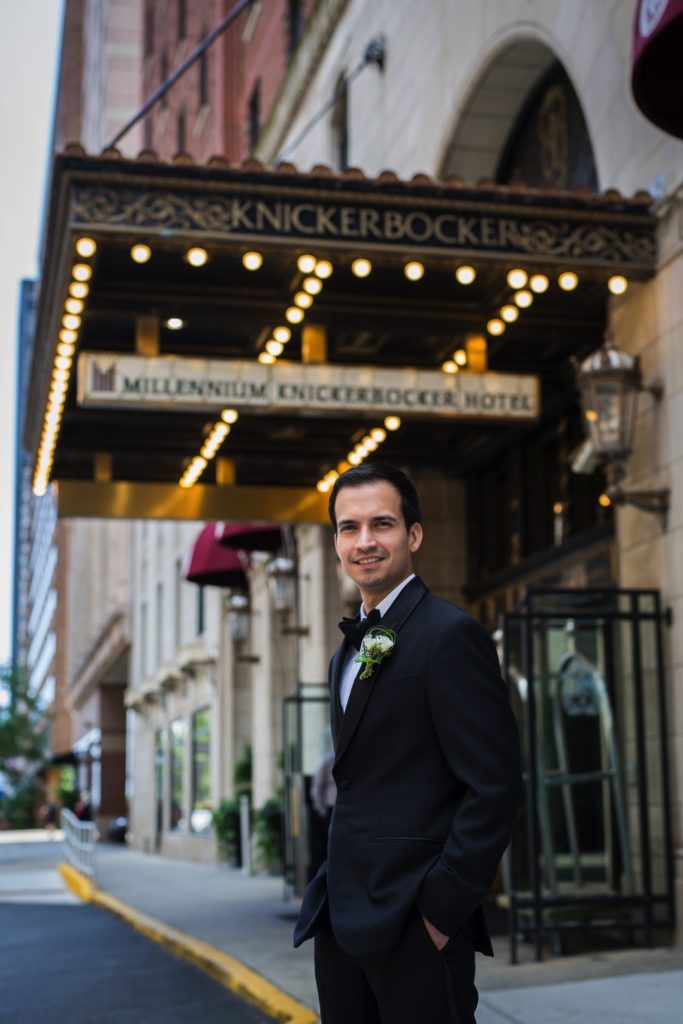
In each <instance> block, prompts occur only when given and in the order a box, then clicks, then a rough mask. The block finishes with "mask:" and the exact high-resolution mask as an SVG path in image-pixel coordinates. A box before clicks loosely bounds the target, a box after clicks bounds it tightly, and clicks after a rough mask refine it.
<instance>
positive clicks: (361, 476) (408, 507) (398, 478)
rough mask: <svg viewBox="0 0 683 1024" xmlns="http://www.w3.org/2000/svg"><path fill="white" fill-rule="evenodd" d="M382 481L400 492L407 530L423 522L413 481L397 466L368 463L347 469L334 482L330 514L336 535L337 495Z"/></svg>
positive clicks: (329, 508) (329, 507) (383, 463)
mask: <svg viewBox="0 0 683 1024" xmlns="http://www.w3.org/2000/svg"><path fill="white" fill-rule="evenodd" d="M380 480H386V481H387V483H389V484H391V485H392V487H395V488H396V490H397V491H398V493H399V496H400V498H401V512H402V513H403V518H404V520H405V524H406V530H409V529H410V527H411V526H412V525H413V523H421V522H422V512H421V511H420V499H419V497H418V493H417V491H416V490H415V484H414V483H413V482H412V480H410V479H409V478H408V477H407V476H406V475H405V473H404V472H403V471H402V470H400V469H396V467H395V466H390V465H388V463H386V462H368V463H366V464H365V465H364V466H354V467H353V468H352V469H347V470H346V472H345V473H342V474H341V476H338V477H337V479H336V480H335V482H334V487H333V488H332V493H331V494H330V503H329V506H328V512H329V516H330V521H331V523H332V526H333V527H334V532H335V533H336V532H337V517H336V514H335V511H334V506H335V504H336V501H337V495H338V494H339V492H340V491H341V489H342V487H362V486H363V484H374V483H377V482H378V481H380Z"/></svg>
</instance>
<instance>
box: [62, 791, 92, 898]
mask: <svg viewBox="0 0 683 1024" xmlns="http://www.w3.org/2000/svg"><path fill="white" fill-rule="evenodd" d="M62 828H63V829H64V850H65V856H66V859H67V861H68V862H69V864H70V865H71V867H72V868H75V869H76V871H80V872H81V874H83V875H86V876H87V878H89V879H90V881H91V882H94V881H95V846H96V845H97V840H98V839H99V832H98V831H97V827H96V825H95V823H94V822H92V821H80V820H79V819H78V818H77V817H76V815H75V814H74V813H73V811H69V810H67V809H66V808H65V809H64V810H62Z"/></svg>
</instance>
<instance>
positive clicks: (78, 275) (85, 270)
mask: <svg viewBox="0 0 683 1024" xmlns="http://www.w3.org/2000/svg"><path fill="white" fill-rule="evenodd" d="M71 275H72V277H73V279H74V280H75V281H89V280H90V278H91V277H92V267H89V266H88V264H87V263H76V264H74V266H73V267H72V268H71Z"/></svg>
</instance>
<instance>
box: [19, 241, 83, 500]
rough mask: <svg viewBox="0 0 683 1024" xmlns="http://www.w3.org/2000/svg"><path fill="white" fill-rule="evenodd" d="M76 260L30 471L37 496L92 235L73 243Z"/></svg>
mask: <svg viewBox="0 0 683 1024" xmlns="http://www.w3.org/2000/svg"><path fill="white" fill-rule="evenodd" d="M75 249H76V255H77V257H78V259H77V261H76V262H75V263H74V264H73V266H72V267H71V281H70V282H69V288H68V294H67V296H66V298H65V300H64V312H63V314H62V321H61V327H60V330H59V340H58V342H57V347H56V350H55V357H54V362H53V366H52V379H51V381H50V391H49V394H48V399H47V405H46V407H45V413H44V416H43V429H42V433H41V437H40V444H39V446H38V457H37V459H36V468H35V472H34V475H33V493H34V494H36V495H37V496H38V497H41V496H42V495H43V494H45V492H46V490H47V485H48V482H49V480H50V472H51V470H52V462H53V459H54V453H55V446H56V444H57V437H58V435H59V428H60V426H61V422H62V414H63V412H64V405H65V403H66V396H67V392H68V390H69V380H70V377H71V370H72V368H73V361H74V353H75V351H76V342H77V341H78V332H79V330H80V326H81V318H82V314H83V310H84V309H85V300H86V298H87V296H88V293H89V291H90V284H89V281H90V278H91V277H92V266H91V265H90V263H87V262H85V261H86V260H89V259H90V258H91V257H92V256H94V255H95V253H96V252H97V245H96V243H95V241H94V239H92V238H86V237H83V238H79V239H77V241H76V243H75Z"/></svg>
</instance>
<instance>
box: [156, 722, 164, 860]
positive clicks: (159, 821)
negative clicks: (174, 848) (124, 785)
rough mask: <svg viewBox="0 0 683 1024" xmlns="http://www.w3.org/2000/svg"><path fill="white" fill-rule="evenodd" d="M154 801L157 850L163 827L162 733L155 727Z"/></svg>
mask: <svg viewBox="0 0 683 1024" xmlns="http://www.w3.org/2000/svg"><path fill="white" fill-rule="evenodd" d="M154 790H155V792H154V798H155V800H154V802H155V817H156V822H155V824H156V835H155V843H154V845H155V848H156V849H157V850H158V849H159V846H160V840H161V832H162V829H163V827H164V733H163V730H162V729H157V730H156V732H155V734H154Z"/></svg>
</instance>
